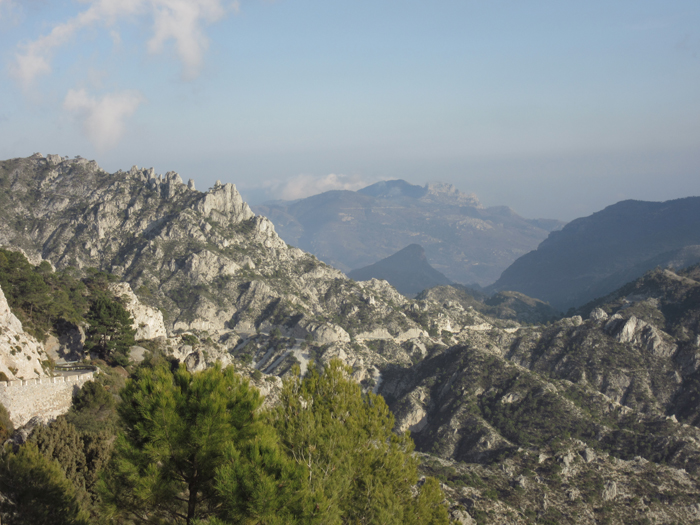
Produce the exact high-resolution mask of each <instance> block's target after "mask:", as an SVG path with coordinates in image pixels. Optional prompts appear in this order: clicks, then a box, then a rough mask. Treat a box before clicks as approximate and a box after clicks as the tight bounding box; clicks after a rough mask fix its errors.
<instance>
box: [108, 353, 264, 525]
mask: <svg viewBox="0 0 700 525" xmlns="http://www.w3.org/2000/svg"><path fill="white" fill-rule="evenodd" d="M122 399H123V402H122V404H121V405H120V407H119V414H120V416H121V419H122V421H123V423H124V425H125V431H124V433H122V434H120V435H119V436H118V437H117V441H116V445H115V455H114V461H113V463H112V469H111V475H110V476H108V477H107V478H106V480H105V486H104V487H103V491H102V492H103V494H104V497H105V500H106V501H107V503H108V506H109V514H110V515H111V516H122V517H123V516H125V515H126V516H128V517H129V518H130V519H132V520H134V521H135V522H140V523H154V524H160V523H163V524H164V523H187V524H188V525H189V524H191V523H193V522H194V520H195V519H206V518H208V517H209V516H212V515H214V513H215V510H216V508H217V501H218V498H217V491H216V488H215V477H216V473H217V470H218V469H219V467H222V466H223V465H224V463H226V461H230V460H231V458H232V457H235V452H234V451H232V449H231V446H232V444H243V443H248V442H250V441H251V440H253V439H254V438H255V437H256V436H259V435H261V434H263V433H264V431H263V427H264V425H265V423H264V422H263V420H262V419H260V417H259V416H258V414H257V412H256V411H257V410H258V409H259V408H260V406H261V404H262V401H263V399H262V397H261V396H260V394H259V392H258V391H257V390H256V389H255V388H251V387H250V386H249V385H248V382H247V381H246V380H243V379H242V378H241V377H240V376H239V375H237V374H235V373H234V371H233V369H232V368H230V367H229V368H226V369H223V370H222V369H221V367H220V366H216V367H214V368H210V369H208V370H205V371H202V372H199V373H196V374H191V373H189V372H188V371H187V370H186V369H185V368H184V366H181V367H180V368H179V369H178V370H176V371H175V372H174V373H173V372H171V371H170V370H169V369H168V368H167V367H166V366H164V365H159V366H157V367H156V368H154V369H150V368H140V369H139V370H138V372H137V374H136V377H135V378H134V379H132V380H130V381H129V382H128V383H127V385H126V387H125V389H124V390H123V391H122Z"/></svg>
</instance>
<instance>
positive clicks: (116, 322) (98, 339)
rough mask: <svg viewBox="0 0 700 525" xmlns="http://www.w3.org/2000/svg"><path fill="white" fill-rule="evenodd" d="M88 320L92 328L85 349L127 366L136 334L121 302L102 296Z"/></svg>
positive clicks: (94, 303) (129, 315) (88, 315)
mask: <svg viewBox="0 0 700 525" xmlns="http://www.w3.org/2000/svg"><path fill="white" fill-rule="evenodd" d="M86 318H87V321H88V323H89V324H90V328H89V329H88V331H87V334H86V339H85V349H86V350H88V351H96V352H99V353H100V354H101V355H102V357H104V358H105V359H114V360H116V361H117V362H120V364H125V362H126V361H128V358H127V357H126V356H127V355H128V352H129V347H130V346H132V345H133V344H134V335H135V334H136V330H135V329H134V328H133V326H132V325H133V319H132V318H131V314H129V312H128V311H127V310H126V309H125V308H124V307H123V306H122V305H121V304H119V302H117V301H114V300H112V299H110V298H109V297H107V296H106V295H104V294H100V295H98V297H97V299H96V300H95V301H94V302H93V304H92V306H91V307H90V310H89V311H88V313H87V316H86Z"/></svg>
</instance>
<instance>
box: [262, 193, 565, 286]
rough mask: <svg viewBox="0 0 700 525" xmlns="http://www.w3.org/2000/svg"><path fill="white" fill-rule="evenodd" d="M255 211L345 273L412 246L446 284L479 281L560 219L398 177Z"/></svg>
mask: <svg viewBox="0 0 700 525" xmlns="http://www.w3.org/2000/svg"><path fill="white" fill-rule="evenodd" d="M254 211H255V212H256V213H260V214H262V215H265V216H267V217H269V218H270V219H271V220H272V221H273V222H274V223H275V227H276V228H277V231H278V233H279V234H280V235H281V237H282V238H283V239H284V240H285V241H286V242H288V243H290V244H293V245H295V246H299V247H300V248H302V249H304V250H307V251H309V252H311V253H313V254H315V255H316V256H317V257H318V258H319V259H321V260H323V261H325V262H327V263H328V264H331V265H333V266H335V267H336V268H339V269H341V270H343V271H345V272H348V271H350V270H352V269H354V268H363V267H365V266H368V265H370V264H373V263H375V262H376V261H378V260H381V259H383V258H386V257H389V256H390V255H392V254H394V253H396V252H397V251H399V250H401V249H402V248H404V247H406V246H408V245H410V244H414V243H417V244H420V245H421V246H422V247H423V248H424V249H425V251H426V255H427V258H428V261H429V262H430V264H431V265H432V266H433V267H434V268H435V269H436V270H437V271H439V272H441V273H443V274H444V275H446V276H447V277H448V279H450V280H451V281H455V282H460V283H478V284H480V285H482V286H485V285H487V284H490V283H492V282H494V281H495V280H496V279H497V278H498V276H499V275H500V274H501V272H502V271H503V270H504V269H505V268H506V267H507V266H508V265H509V264H510V263H512V262H513V261H514V260H515V259H517V258H518V257H519V256H521V255H523V254H525V253H527V252H528V251H529V250H532V249H534V248H535V247H536V246H537V244H538V243H540V242H541V241H542V240H543V239H544V238H545V237H546V236H547V234H548V233H549V232H550V231H552V230H554V229H558V228H560V227H561V226H562V224H563V223H560V222H559V221H537V220H527V219H523V218H522V217H519V216H518V215H517V214H515V212H513V210H511V209H509V208H506V207H494V208H484V207H483V206H482V205H481V204H479V201H478V200H477V199H476V197H475V196H474V195H469V194H465V193H462V192H460V191H458V190H457V189H456V188H455V187H454V186H451V185H449V184H439V183H435V184H429V185H426V186H415V185H412V184H409V183H407V182H406V181H403V180H394V181H383V182H379V183H377V184H373V185H371V186H368V187H367V188H364V189H361V190H359V191H357V192H353V191H329V192H325V193H322V194H320V195H314V196H312V197H308V198H306V199H301V200H298V201H294V202H290V203H285V202H275V203H272V204H262V205H260V206H254Z"/></svg>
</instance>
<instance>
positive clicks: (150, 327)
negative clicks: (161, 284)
mask: <svg viewBox="0 0 700 525" xmlns="http://www.w3.org/2000/svg"><path fill="white" fill-rule="evenodd" d="M110 290H111V291H112V293H113V294H114V295H116V296H117V297H120V298H121V299H122V301H124V308H125V309H126V310H127V311H128V312H129V313H130V314H131V317H133V319H134V328H136V335H135V336H134V337H135V339H137V340H139V339H156V338H158V337H167V335H168V334H167V332H166V331H165V325H164V324H163V313H162V312H161V311H160V310H156V309H155V308H151V307H149V306H146V305H143V304H141V302H140V301H139V300H138V298H137V297H136V294H135V293H134V292H133V290H132V289H131V286H129V284H128V283H114V284H112V285H110Z"/></svg>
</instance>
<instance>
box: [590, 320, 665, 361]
mask: <svg viewBox="0 0 700 525" xmlns="http://www.w3.org/2000/svg"><path fill="white" fill-rule="evenodd" d="M598 316H600V314H598ZM605 331H606V332H608V333H609V334H612V335H613V336H614V337H615V338H616V339H617V340H618V341H620V342H621V343H632V344H636V345H639V346H641V347H643V348H645V349H646V350H647V351H649V352H651V353H653V354H654V355H656V356H657V357H671V356H672V355H673V354H674V353H675V352H676V350H677V346H676V345H675V344H673V343H672V342H670V339H671V338H670V336H669V335H668V334H664V333H663V332H662V331H661V330H658V329H657V328H656V327H654V326H652V325H650V324H649V323H646V322H644V321H642V320H641V319H637V318H636V317H635V316H634V315H631V316H630V317H629V318H627V319H625V318H624V317H622V315H620V314H615V315H613V316H612V317H611V318H610V320H609V321H608V322H607V323H606V325H605Z"/></svg>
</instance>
